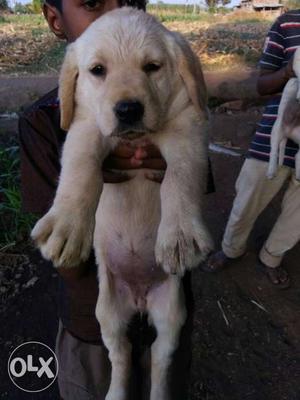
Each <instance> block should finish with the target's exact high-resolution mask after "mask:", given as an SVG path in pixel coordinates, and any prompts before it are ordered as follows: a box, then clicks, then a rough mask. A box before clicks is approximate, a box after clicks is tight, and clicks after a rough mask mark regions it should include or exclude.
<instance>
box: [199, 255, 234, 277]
mask: <svg viewBox="0 0 300 400" xmlns="http://www.w3.org/2000/svg"><path fill="white" fill-rule="evenodd" d="M234 260H235V259H234V258H229V257H227V256H226V254H225V253H224V252H223V251H222V250H220V251H217V252H215V253H212V254H211V255H210V256H209V257H208V259H207V261H206V262H205V263H204V264H203V265H202V269H203V270H204V271H205V272H218V271H221V270H222V269H224V268H225V267H227V266H228V265H230V264H231V263H232V261H234Z"/></svg>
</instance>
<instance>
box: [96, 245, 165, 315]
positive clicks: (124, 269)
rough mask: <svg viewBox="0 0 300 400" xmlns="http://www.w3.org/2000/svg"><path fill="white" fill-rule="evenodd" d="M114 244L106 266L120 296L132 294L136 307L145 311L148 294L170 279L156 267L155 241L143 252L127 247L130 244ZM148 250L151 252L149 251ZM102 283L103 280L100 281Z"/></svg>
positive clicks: (108, 250)
mask: <svg viewBox="0 0 300 400" xmlns="http://www.w3.org/2000/svg"><path fill="white" fill-rule="evenodd" d="M112 243H116V242H115V241H113V242H111V245H108V246H107V253H106V257H107V259H106V265H107V268H108V269H109V271H110V272H111V275H112V277H113V278H114V280H115V283H116V289H117V290H118V292H119V294H126V292H127V294H129V295H130V296H131V297H132V300H133V303H134V304H135V306H136V307H137V308H138V309H139V310H141V311H144V310H145V309H146V306H147V301H146V298H147V295H148V293H149V291H150V290H151V289H152V288H154V287H156V286H157V285H159V284H160V283H161V282H163V281H164V280H165V279H166V278H167V275H166V274H165V273H164V272H163V270H162V269H161V268H160V267H158V266H157V265H156V263H155V258H154V251H153V241H151V243H147V242H146V243H145V246H143V248H139V249H138V248H135V247H134V246H132V247H131V248H129V247H128V244H127V243H125V242H123V243H122V241H120V242H118V243H117V244H116V245H115V244H112ZM147 244H149V245H150V244H151V245H152V246H151V247H150V246H149V250H150V251H148V248H147V247H146V246H147ZM100 279H101V278H100Z"/></svg>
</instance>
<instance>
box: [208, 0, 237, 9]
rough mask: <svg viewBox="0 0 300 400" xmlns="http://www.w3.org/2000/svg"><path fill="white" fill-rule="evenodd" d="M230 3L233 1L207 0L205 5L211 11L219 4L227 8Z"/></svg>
mask: <svg viewBox="0 0 300 400" xmlns="http://www.w3.org/2000/svg"><path fill="white" fill-rule="evenodd" d="M230 1H231V0H205V3H206V5H207V7H208V8H210V9H211V8H215V7H217V6H218V5H219V4H221V5H222V6H226V4H229V3H230Z"/></svg>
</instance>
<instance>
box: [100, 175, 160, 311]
mask: <svg viewBox="0 0 300 400" xmlns="http://www.w3.org/2000/svg"><path fill="white" fill-rule="evenodd" d="M159 189H160V185H159V184H157V183H153V182H150V181H147V180H145V179H144V178H143V173H141V172H140V175H138V176H137V177H135V178H134V179H132V180H131V181H129V182H126V183H122V184H118V185H105V186H104V190H103V193H102V195H101V201H100V203H99V207H98V210H97V215H96V229H95V235H94V248H95V252H96V256H97V262H98V264H100V279H101V263H104V264H105V268H107V269H108V270H109V271H108V272H110V274H111V277H112V278H113V279H114V282H115V288H116V290H117V293H118V294H119V295H126V296H130V297H131V298H132V301H133V303H134V305H135V306H136V307H137V308H138V309H139V310H141V311H143V310H144V309H145V308H146V297H147V294H148V293H149V291H150V290H151V289H152V288H153V287H156V286H157V285H159V284H160V283H162V282H163V281H164V280H165V279H167V275H166V274H165V273H164V272H163V270H162V269H161V268H160V267H158V266H157V265H156V262H155V255H154V247H155V242H156V236H157V229H158V225H159V222H160V195H159ZM100 250H101V251H100Z"/></svg>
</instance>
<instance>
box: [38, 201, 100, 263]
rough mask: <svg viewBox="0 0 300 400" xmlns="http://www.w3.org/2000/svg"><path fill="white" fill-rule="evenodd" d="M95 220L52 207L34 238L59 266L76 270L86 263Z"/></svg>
mask: <svg viewBox="0 0 300 400" xmlns="http://www.w3.org/2000/svg"><path fill="white" fill-rule="evenodd" d="M94 225H95V222H94V217H92V216H91V215H88V213H87V212H82V211H81V212H80V210H78V211H77V212H76V213H74V212H73V213H70V212H68V211H67V210H66V209H58V208H55V207H52V208H51V209H50V211H49V212H48V213H47V214H46V215H45V216H44V217H43V218H41V219H40V220H39V221H38V222H37V223H36V225H35V227H34V228H33V230H32V232H31V237H32V239H33V240H34V241H35V243H36V245H37V247H38V248H39V249H40V251H41V253H42V255H43V257H44V258H46V259H47V260H51V261H52V262H53V264H54V265H55V266H56V267H62V266H63V267H75V266H77V265H78V264H80V263H81V262H83V261H86V260H87V259H88V257H89V255H90V251H91V248H92V243H93V233H94Z"/></svg>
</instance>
